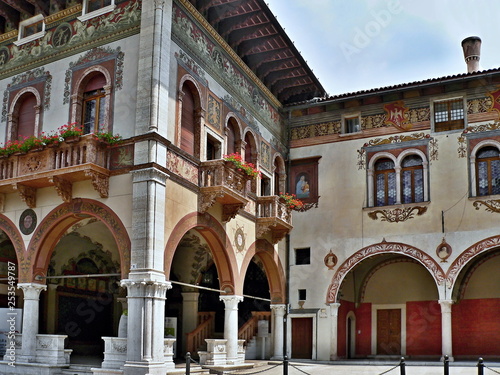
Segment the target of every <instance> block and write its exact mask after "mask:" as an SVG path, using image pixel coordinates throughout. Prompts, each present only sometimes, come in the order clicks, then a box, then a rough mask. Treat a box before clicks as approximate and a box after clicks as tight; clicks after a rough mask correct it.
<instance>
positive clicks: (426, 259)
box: [326, 241, 445, 303]
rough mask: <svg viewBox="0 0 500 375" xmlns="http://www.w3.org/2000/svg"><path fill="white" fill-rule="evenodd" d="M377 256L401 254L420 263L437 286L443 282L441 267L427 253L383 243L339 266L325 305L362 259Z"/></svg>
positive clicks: (413, 248)
mask: <svg viewBox="0 0 500 375" xmlns="http://www.w3.org/2000/svg"><path fill="white" fill-rule="evenodd" d="M379 254H401V255H405V256H408V257H410V258H413V259H415V260H416V261H417V262H419V263H421V264H422V265H423V266H424V267H425V269H427V270H428V271H429V273H430V274H431V275H432V277H433V278H434V281H435V282H436V284H437V285H441V284H442V283H443V281H444V280H445V274H444V272H443V270H442V268H441V266H440V265H439V264H438V263H437V262H436V261H435V260H434V259H432V258H431V257H430V256H429V255H428V254H427V253H425V252H423V251H422V250H420V249H417V248H416V247H413V246H410V245H406V244H403V243H399V242H386V241H383V242H381V243H378V244H374V245H370V246H367V247H364V248H362V249H361V250H359V251H357V252H356V253H354V254H353V255H351V256H350V257H349V258H347V259H346V260H345V261H344V262H343V263H342V264H341V265H340V267H339V268H338V270H337V272H335V274H334V275H333V278H332V282H331V283H330V285H329V287H328V292H327V296H326V303H335V302H336V301H337V295H338V292H339V289H340V286H341V284H342V281H343V280H344V278H345V276H346V275H347V273H348V272H349V271H351V270H352V269H353V268H354V267H356V265H358V264H359V263H360V262H361V261H362V260H363V259H365V258H367V257H371V256H374V255H379Z"/></svg>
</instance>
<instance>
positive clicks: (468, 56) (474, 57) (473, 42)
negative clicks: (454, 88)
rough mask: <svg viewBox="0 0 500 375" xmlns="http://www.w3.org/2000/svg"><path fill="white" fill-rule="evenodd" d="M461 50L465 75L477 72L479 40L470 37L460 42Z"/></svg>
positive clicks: (476, 37)
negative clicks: (464, 64)
mask: <svg viewBox="0 0 500 375" xmlns="http://www.w3.org/2000/svg"><path fill="white" fill-rule="evenodd" d="M462 49H463V50H464V58H465V62H466V63H467V73H472V72H477V71H478V70H479V58H480V57H481V38H479V37H478V36H470V37H468V38H465V39H464V40H462Z"/></svg>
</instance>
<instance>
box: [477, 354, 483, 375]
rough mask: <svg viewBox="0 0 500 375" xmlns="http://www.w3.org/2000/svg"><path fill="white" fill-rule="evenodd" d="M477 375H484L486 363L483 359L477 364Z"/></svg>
mask: <svg viewBox="0 0 500 375" xmlns="http://www.w3.org/2000/svg"><path fill="white" fill-rule="evenodd" d="M477 375H484V361H483V359H482V358H479V362H478V363H477Z"/></svg>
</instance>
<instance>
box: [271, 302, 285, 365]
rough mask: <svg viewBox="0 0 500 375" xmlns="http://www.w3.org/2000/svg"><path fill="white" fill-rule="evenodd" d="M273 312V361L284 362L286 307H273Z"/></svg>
mask: <svg viewBox="0 0 500 375" xmlns="http://www.w3.org/2000/svg"><path fill="white" fill-rule="evenodd" d="M271 310H272V312H273V322H274V326H273V327H272V328H273V346H274V350H273V356H272V359H274V360H278V361H281V360H283V341H284V338H285V332H284V328H285V324H284V318H285V311H286V305H271Z"/></svg>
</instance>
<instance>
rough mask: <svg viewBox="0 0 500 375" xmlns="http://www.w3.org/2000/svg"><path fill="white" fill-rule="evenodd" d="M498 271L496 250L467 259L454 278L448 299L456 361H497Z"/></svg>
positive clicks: (498, 250) (499, 327)
mask: <svg viewBox="0 0 500 375" xmlns="http://www.w3.org/2000/svg"><path fill="white" fill-rule="evenodd" d="M464 253H465V252H464ZM499 267H500V248H493V249H490V250H487V251H483V252H481V253H480V254H478V255H477V256H476V257H474V258H472V259H470V260H469V261H468V262H467V263H466V264H465V265H464V267H463V268H462V269H461V271H460V273H459V274H458V276H457V279H456V282H455V286H454V289H453V295H452V296H453V298H452V299H453V300H454V302H455V303H454V304H453V305H452V340H453V355H454V357H456V358H460V357H462V358H472V357H474V358H477V357H479V356H481V357H483V358H484V357H486V358H499V357H500V317H499V314H498V311H499V310H500V288H499V286H500V274H499V272H498V269H499Z"/></svg>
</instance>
